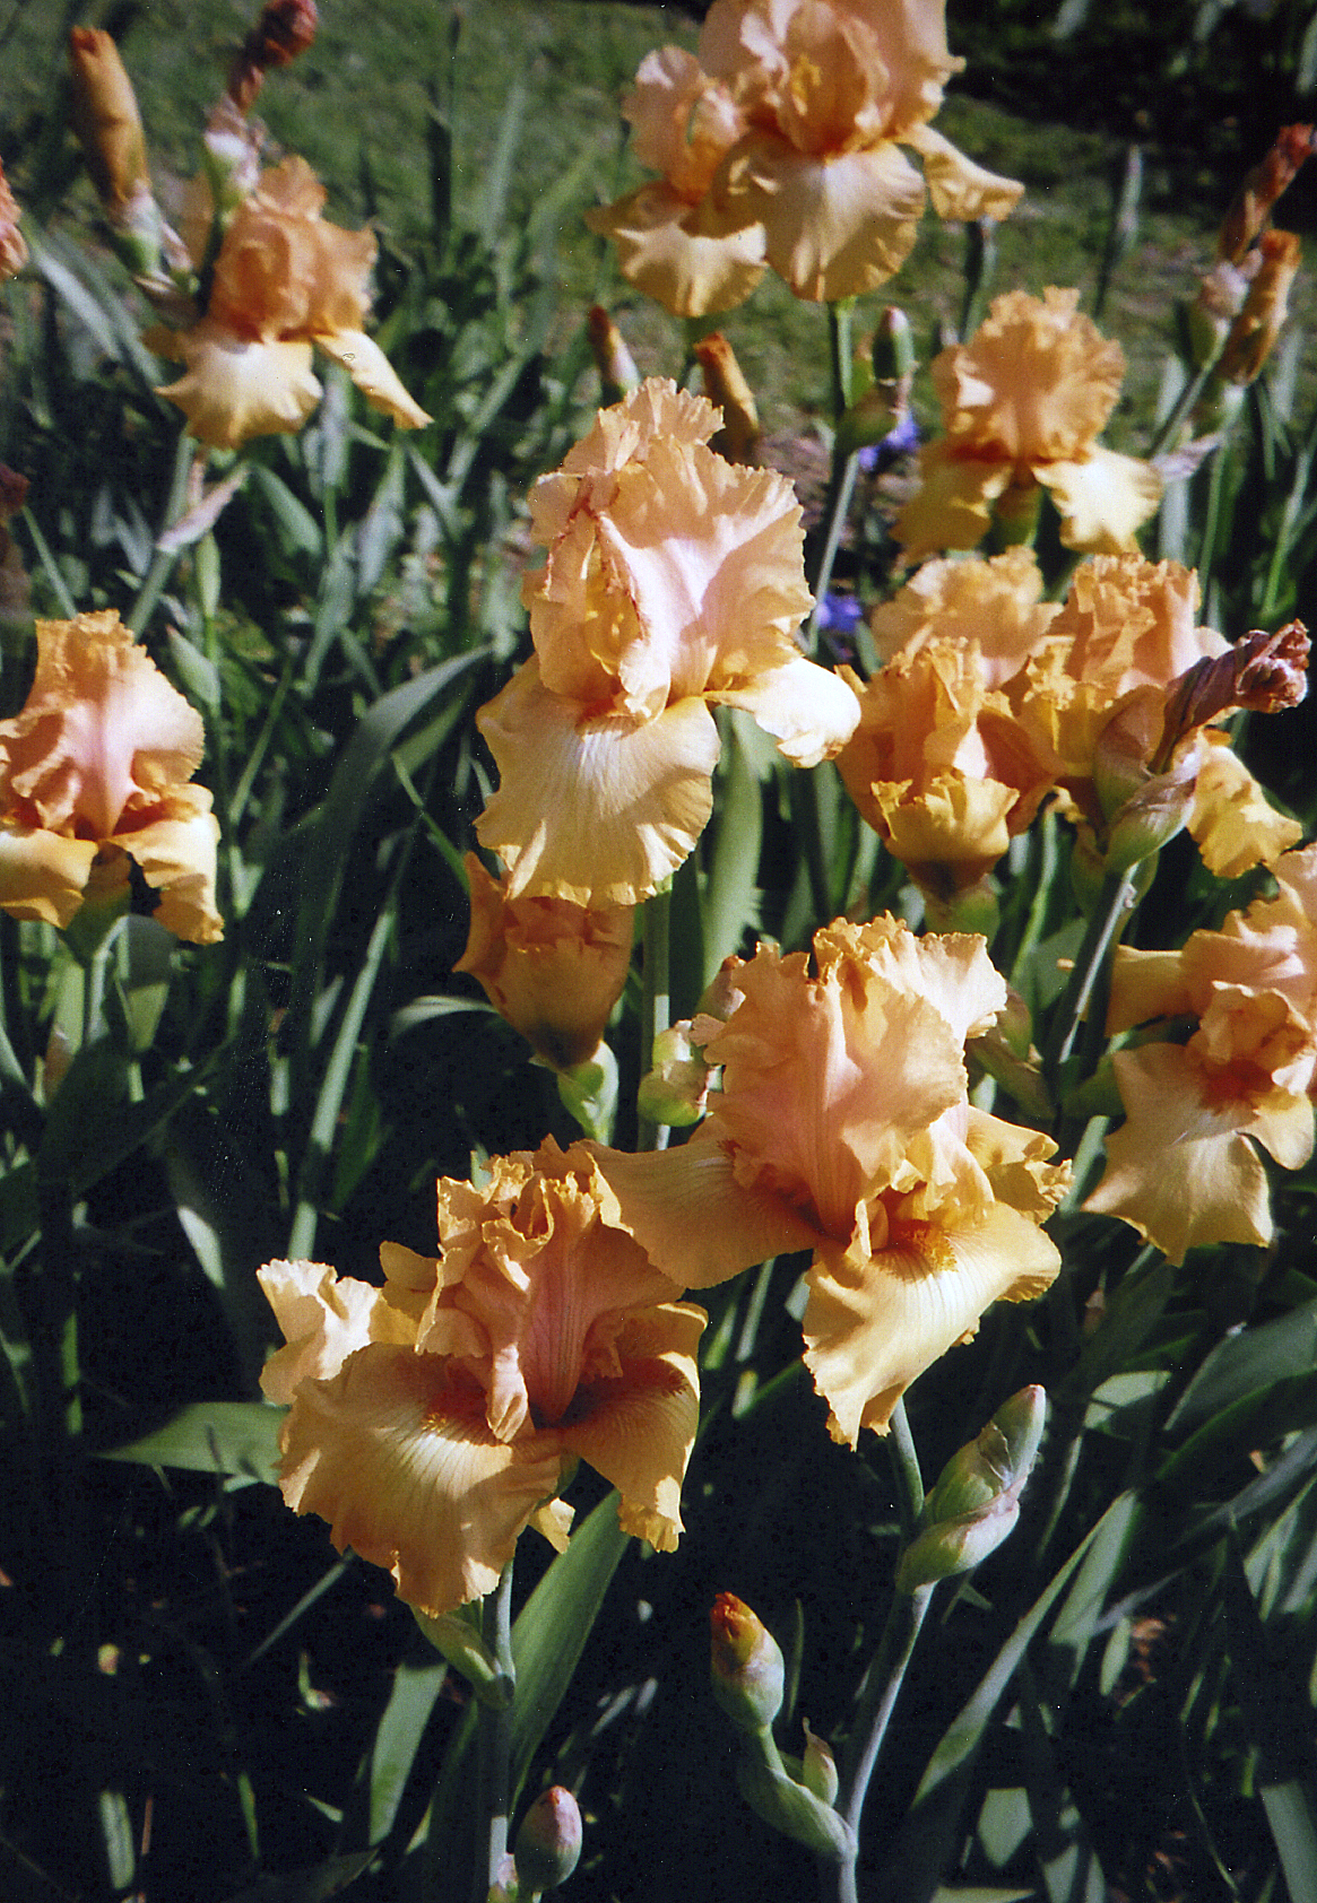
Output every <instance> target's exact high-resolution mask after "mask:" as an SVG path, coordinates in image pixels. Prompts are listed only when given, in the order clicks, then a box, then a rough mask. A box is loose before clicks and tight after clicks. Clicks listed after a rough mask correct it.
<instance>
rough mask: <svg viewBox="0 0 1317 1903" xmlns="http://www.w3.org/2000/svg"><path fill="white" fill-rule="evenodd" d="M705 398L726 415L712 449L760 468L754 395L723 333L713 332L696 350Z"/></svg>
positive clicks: (731, 459)
mask: <svg viewBox="0 0 1317 1903" xmlns="http://www.w3.org/2000/svg"><path fill="white" fill-rule="evenodd" d="M695 355H696V357H697V358H698V359H699V364H700V371H701V373H702V375H703V378H704V394H705V396H707V397H708V399H709V401H710V403H714V404H716V405H717V407H718V408H719V409H720V410H721V411H722V413H723V426H722V428H721V429H720V430H719V432H718V434H717V435H716V436H715V437H714V438H713V441H712V443H711V445H710V447H711V448H713V449H716V450H717V452H718V454H719V455H720V456H725V457H726V458H727V460H728V462H729V463H744V464H746V465H747V466H749V467H750V468H757V467H758V465H759V463H760V461H761V460H762V458H761V456H760V453H759V449H760V437H761V432H760V429H759V412H758V410H757V409H756V408H755V399H754V393H753V391H752V390H751V388H750V385H749V384H748V383H747V382H746V380H745V378H744V376H743V375H742V374H741V366H740V364H739V363H738V362H737V361H736V352H735V351H734V350H733V349H732V346H731V345H730V344H729V343H728V341H727V339H726V338H725V337H724V336H723V334H722V332H721V331H718V330H714V331H710V333H709V335H708V336H707V337H702V338H701V339H700V341H699V343H697V344H696V346H695Z"/></svg>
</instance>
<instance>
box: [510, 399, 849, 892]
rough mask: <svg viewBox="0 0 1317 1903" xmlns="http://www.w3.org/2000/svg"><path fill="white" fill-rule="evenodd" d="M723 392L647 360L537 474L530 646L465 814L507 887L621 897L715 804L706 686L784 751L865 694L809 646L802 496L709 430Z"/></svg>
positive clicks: (676, 849)
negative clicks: (488, 769)
mask: <svg viewBox="0 0 1317 1903" xmlns="http://www.w3.org/2000/svg"><path fill="white" fill-rule="evenodd" d="M717 426H718V412H717V411H716V410H715V409H713V407H712V406H711V405H710V404H708V403H706V402H704V401H703V399H702V398H700V397H695V396H689V395H686V394H684V393H681V392H679V391H678V390H677V389H676V387H675V385H673V384H672V383H670V382H665V381H660V380H658V379H654V378H651V379H650V380H649V381H648V382H646V383H644V384H642V385H641V387H640V389H639V390H637V391H635V392H634V393H633V394H632V395H631V396H629V397H627V398H626V400H625V401H624V402H622V403H618V404H615V405H614V406H613V407H612V408H611V409H607V410H601V411H600V412H599V416H598V420H597V421H596V423H595V427H594V428H593V429H592V430H591V432H590V433H589V435H588V436H587V437H585V439H584V440H583V441H582V442H580V443H578V444H577V446H576V447H575V449H573V450H572V451H571V452H570V454H569V455H568V457H567V459H566V461H565V462H564V464H563V466H562V469H561V471H560V472H558V473H557V474H554V475H550V476H545V477H542V478H541V480H540V481H539V482H538V483H537V484H536V485H535V488H534V490H533V491H532V494H531V524H532V529H533V533H534V536H535V539H536V541H537V542H538V543H540V545H541V546H542V547H544V548H546V549H547V550H548V559H547V561H546V563H545V565H544V567H543V568H542V569H540V570H538V571H537V572H536V573H534V574H532V575H531V576H529V577H528V579H527V582H526V585H525V589H524V598H525V601H526V605H527V607H528V608H529V610H530V629H531V638H532V640H533V642H534V646H535V652H534V654H533V655H532V657H531V658H530V660H528V661H527V662H526V663H525V664H524V665H523V666H522V667H520V668H519V669H518V670H517V672H516V674H514V676H513V678H512V679H511V680H510V681H509V682H508V684H507V686H506V687H505V688H504V689H503V691H502V693H501V694H499V695H498V697H497V698H496V699H495V700H493V701H491V702H490V703H489V705H488V706H486V707H485V708H483V709H482V711H481V713H480V715H479V717H478V722H479V726H480V730H481V732H482V733H483V734H484V736H485V739H486V740H487V742H488V743H489V747H490V751H491V752H492V753H493V755H494V758H495V760H496V762H497V763H498V769H499V776H500V785H499V788H498V791H497V792H496V793H495V794H494V795H493V797H492V798H491V799H490V802H489V804H488V806H487V807H486V809H485V811H484V813H483V814H482V816H481V818H480V820H479V821H478V823H477V828H476V830H477V832H478V834H479V836H480V840H481V843H482V845H484V846H486V847H487V848H488V849H489V850H490V851H492V852H496V853H498V855H499V857H500V858H501V859H502V860H503V861H504V863H505V865H506V866H507V868H508V875H509V876H508V880H507V884H506V892H507V896H508V897H509V898H510V899H516V898H519V897H521V896H522V894H524V893H525V894H531V895H537V896H543V895H547V896H552V897H557V898H561V899H569V900H571V901H573V902H574V903H576V904H578V905H634V904H637V903H638V902H639V901H640V900H641V899H643V898H645V897H646V896H647V895H648V894H649V893H651V892H653V891H655V890H656V889H657V887H658V886H659V885H660V884H661V883H662V881H663V880H664V879H666V878H667V877H668V876H669V874H670V873H672V872H673V871H675V869H676V868H677V866H679V865H680V864H681V862H682V860H683V859H684V858H685V857H686V855H687V854H688V853H689V852H690V851H691V849H692V847H693V846H694V844H695V841H696V839H697V838H698V837H699V834H700V832H701V831H702V829H703V827H704V825H705V822H706V821H707V820H708V818H709V815H710V812H711V811H712V805H713V780H712V776H713V769H714V766H715V764H716V763H717V760H718V752H719V741H718V730H717V727H716V726H715V724H714V719H713V715H712V714H711V712H710V710H709V703H714V704H720V705H723V706H728V707H741V708H744V709H745V711H746V712H747V713H749V714H750V715H751V716H752V717H753V718H754V719H755V720H756V721H757V722H758V724H759V725H760V726H761V727H762V728H764V729H765V730H766V731H767V732H768V733H770V734H772V735H773V736H774V738H775V739H776V740H777V742H778V750H779V751H780V752H781V753H783V754H785V756H786V757H787V759H789V760H790V761H791V762H792V764H793V765H796V766H813V765H815V764H816V763H817V762H818V761H819V760H821V759H825V758H828V757H830V756H831V755H832V754H834V753H836V752H837V751H838V750H839V749H840V748H841V747H842V746H843V745H844V743H845V742H846V740H847V739H848V738H849V736H850V734H851V732H852V730H853V728H854V726H855V723H856V721H857V719H858V718H859V707H858V704H857V702H856V699H855V696H854V694H853V693H852V692H851V690H850V688H849V687H847V686H846V685H845V683H844V682H842V681H840V680H838V678H837V676H836V675H835V674H831V673H829V672H828V671H827V669H825V668H821V667H817V666H815V665H814V663H813V662H811V661H807V660H806V659H805V658H804V656H803V655H802V653H801V652H800V649H799V648H798V647H797V645H796V641H795V633H796V630H797V628H798V627H799V625H800V622H801V621H802V619H803V617H804V616H805V614H806V613H807V612H808V611H809V608H810V607H811V605H812V603H811V598H810V594H809V590H808V589H807V588H806V586H805V578H804V571H803V565H802V535H801V527H800V505H799V504H798V503H797V501H796V498H795V493H794V491H793V490H792V488H791V485H790V483H789V482H787V480H786V479H785V477H783V476H779V475H777V474H776V473H775V472H773V471H771V470H766V469H755V470H751V469H743V468H738V467H734V466H733V465H732V464H731V463H728V462H725V461H724V460H723V458H722V457H721V456H718V455H715V453H714V452H713V451H712V450H711V449H709V448H708V447H707V441H708V438H709V437H710V436H711V435H712V434H713V432H714V430H715V429H716V428H717Z"/></svg>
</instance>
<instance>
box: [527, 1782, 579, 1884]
mask: <svg viewBox="0 0 1317 1903" xmlns="http://www.w3.org/2000/svg"><path fill="white" fill-rule="evenodd" d="M580 1856H581V1807H580V1805H579V1804H578V1803H577V1801H576V1799H575V1798H574V1797H573V1796H572V1794H571V1792H570V1791H569V1790H565V1789H564V1788H563V1786H562V1785H561V1784H554V1785H552V1786H551V1787H550V1789H549V1790H547V1791H541V1792H540V1795H539V1796H538V1797H537V1798H536V1799H535V1802H534V1803H533V1804H532V1805H531V1807H530V1809H529V1810H528V1811H527V1812H526V1815H525V1816H524V1817H523V1818H522V1820H521V1829H520V1830H519V1831H518V1832H517V1842H516V1848H515V1849H514V1851H513V1859H514V1861H515V1864H516V1869H517V1883H518V1885H519V1886H520V1888H521V1890H522V1891H523V1892H530V1893H532V1894H534V1893H536V1892H538V1891H541V1890H556V1889H557V1888H558V1886H559V1884H560V1883H566V1881H567V1879H568V1877H569V1876H570V1875H571V1874H572V1871H573V1870H574V1869H575V1868H576V1866H577V1864H578V1862H579V1861H580Z"/></svg>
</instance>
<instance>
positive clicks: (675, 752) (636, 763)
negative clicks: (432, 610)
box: [476, 657, 718, 905]
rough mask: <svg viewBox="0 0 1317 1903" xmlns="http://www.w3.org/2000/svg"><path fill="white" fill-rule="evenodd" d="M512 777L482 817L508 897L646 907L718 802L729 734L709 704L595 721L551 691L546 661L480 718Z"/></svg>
mask: <svg viewBox="0 0 1317 1903" xmlns="http://www.w3.org/2000/svg"><path fill="white" fill-rule="evenodd" d="M477 724H478V725H479V727H480V731H481V733H482V734H483V735H484V737H485V739H486V741H487V742H488V744H489V749H490V751H491V753H492V754H493V755H494V758H495V760H496V761H497V762H498V769H499V777H500V784H499V788H498V791H497V792H496V793H495V794H493V795H492V797H491V799H490V801H489V804H488V806H487V807H486V808H485V811H484V812H483V813H482V815H481V817H480V819H479V820H478V821H477V822H476V831H477V833H478V835H479V837H480V842H481V844H482V845H483V846H485V847H487V848H488V850H489V851H491V852H496V853H498V855H499V857H500V858H501V859H502V860H503V862H504V864H505V865H506V866H507V868H508V883H507V894H508V897H509V898H518V897H520V896H521V895H522V894H523V893H530V894H536V893H547V894H550V895H552V896H555V897H557V898H562V899H571V900H573V901H574V902H575V903H576V904H578V905H589V904H597V905H637V904H639V902H640V901H641V900H642V899H644V898H647V897H648V896H649V894H650V893H651V892H653V891H655V890H656V889H657V887H658V886H659V885H660V884H661V883H662V882H663V880H664V879H666V878H667V877H668V876H669V874H670V873H672V872H675V870H676V869H677V867H678V866H679V865H680V864H681V862H682V860H683V859H685V858H686V856H687V854H688V853H689V852H690V851H691V848H692V847H693V846H694V844H695V841H696V840H697V839H698V838H699V836H700V833H701V832H702V831H703V829H704V826H705V824H706V823H707V821H708V818H709V815H710V813H711V812H712V810H713V782H712V775H713V769H714V767H715V765H716V764H717V760H718V730H717V728H716V727H715V725H714V722H713V717H712V715H711V714H710V712H709V710H708V708H707V707H706V706H705V705H704V703H703V701H699V700H685V701H678V702H677V703H676V704H675V705H673V706H671V707H669V708H667V709H666V710H665V711H664V712H663V713H661V714H660V715H659V716H658V718H657V719H656V720H651V721H647V722H645V723H644V724H643V725H640V726H636V725H635V724H634V723H632V722H631V721H629V720H610V719H608V718H602V719H597V720H592V719H590V718H589V717H588V715H587V714H586V712H585V710H584V709H582V708H581V707H580V706H579V705H578V704H577V703H576V702H574V701H568V700H563V699H560V698H559V697H558V696H557V695H555V694H551V693H549V691H548V690H547V688H545V687H544V686H543V685H542V683H541V681H540V676H539V668H538V664H537V663H536V661H535V659H534V657H532V658H531V659H530V660H529V661H527V662H526V663H525V664H524V665H523V666H522V667H520V668H519V669H518V670H517V672H516V673H515V674H514V675H513V677H512V679H511V680H510V681H509V682H508V684H507V686H506V687H505V688H504V689H503V691H502V693H501V694H499V695H498V696H497V698H496V699H494V700H492V701H491V702H490V703H489V705H488V706H486V707H485V708H483V709H482V710H481V712H480V714H479V715H478V717H477Z"/></svg>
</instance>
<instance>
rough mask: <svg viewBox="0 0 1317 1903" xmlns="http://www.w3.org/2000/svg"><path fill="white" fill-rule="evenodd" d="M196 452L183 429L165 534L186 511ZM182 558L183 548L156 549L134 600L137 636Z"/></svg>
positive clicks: (131, 621)
mask: <svg viewBox="0 0 1317 1903" xmlns="http://www.w3.org/2000/svg"><path fill="white" fill-rule="evenodd" d="M194 453H196V444H195V443H194V442H193V440H192V438H191V437H190V436H189V435H188V434H187V432H186V430H184V431H182V432H180V434H179V438H178V444H177V446H176V448H175V450H174V474H173V478H172V480H171V482H170V485H169V501H168V502H167V503H166V505H165V519H164V521H163V522H162V523H161V525H160V532H161V534H162V535H163V533H164V532H165V530H166V529H171V528H173V526H174V524H175V523H176V522H177V521H178V519H179V517H180V516H181V515H182V513H183V509H184V505H185V504H186V502H187V486H188V476H189V474H190V472H191V469H192V458H193V455H194ZM178 557H179V551H178V549H176V548H160V547H157V548H156V551H155V554H154V555H153V556H152V558H151V566H150V567H149V568H148V569H147V571H146V578H145V580H144V581H143V583H142V585H141V587H140V588H139V589H138V591H137V599H136V601H135V602H134V603H133V606H132V612H131V613H130V614H129V616H128V620H127V623H126V626H127V628H128V631H129V633H130V634H132V635H133V636H134V637H136V638H140V637H141V635H142V634H143V633H144V632H145V629H146V624H147V622H148V621H149V620H150V619H151V616H152V615H153V614H154V613H155V606H156V603H157V602H158V601H159V599H160V597H161V595H162V594H163V592H164V586H165V583H166V582H167V581H168V580H169V577H170V575H171V574H172V573H173V570H174V564H175V562H176V561H177V560H178Z"/></svg>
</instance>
